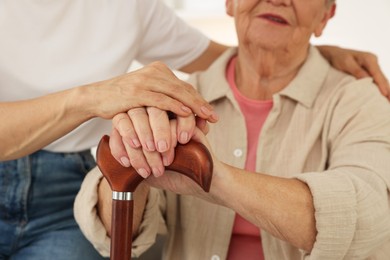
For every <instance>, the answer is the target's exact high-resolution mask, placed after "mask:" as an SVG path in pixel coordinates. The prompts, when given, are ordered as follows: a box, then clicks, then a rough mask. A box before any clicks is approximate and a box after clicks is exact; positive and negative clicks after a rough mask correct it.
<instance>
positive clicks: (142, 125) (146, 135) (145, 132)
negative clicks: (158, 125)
mask: <svg viewBox="0 0 390 260" xmlns="http://www.w3.org/2000/svg"><path fill="white" fill-rule="evenodd" d="M127 114H128V115H129V117H130V119H131V122H132V123H133V126H134V129H135V132H136V133H137V136H138V139H139V140H140V142H141V145H142V147H143V148H144V149H146V150H148V151H154V150H156V147H155V145H154V139H153V133H152V130H151V128H150V124H149V116H148V114H147V112H146V109H145V108H143V107H140V108H133V109H130V110H129V111H128V112H127Z"/></svg>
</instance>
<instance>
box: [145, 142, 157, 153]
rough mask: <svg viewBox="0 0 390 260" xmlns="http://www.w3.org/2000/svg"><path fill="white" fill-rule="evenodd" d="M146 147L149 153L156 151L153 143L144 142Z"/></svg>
mask: <svg viewBox="0 0 390 260" xmlns="http://www.w3.org/2000/svg"><path fill="white" fill-rule="evenodd" d="M146 147H147V148H148V150H149V151H151V152H152V151H154V150H156V147H155V146H154V143H153V142H152V141H147V142H146Z"/></svg>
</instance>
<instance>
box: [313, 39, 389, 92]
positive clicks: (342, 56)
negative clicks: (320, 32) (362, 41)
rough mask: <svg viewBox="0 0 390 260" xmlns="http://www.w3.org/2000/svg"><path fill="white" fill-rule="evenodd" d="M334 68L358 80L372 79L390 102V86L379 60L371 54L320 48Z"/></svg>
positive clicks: (337, 48) (332, 47)
mask: <svg viewBox="0 0 390 260" xmlns="http://www.w3.org/2000/svg"><path fill="white" fill-rule="evenodd" d="M318 48H319V50H320V51H321V53H322V55H324V56H325V58H327V59H328V60H329V62H330V63H331V64H332V66H333V67H335V68H337V69H339V70H342V71H344V72H346V73H349V74H351V75H353V76H355V77H356V78H364V77H372V78H373V79H374V81H375V83H376V84H377V85H378V88H379V90H380V92H381V93H382V95H384V96H385V97H387V99H389V100H390V84H389V81H388V80H387V78H386V76H385V75H384V74H383V72H382V71H381V69H380V67H379V63H378V58H377V57H376V56H375V55H374V54H372V53H369V52H363V51H355V50H350V49H343V48H339V47H336V46H325V45H324V46H318Z"/></svg>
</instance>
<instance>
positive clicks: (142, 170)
mask: <svg viewBox="0 0 390 260" xmlns="http://www.w3.org/2000/svg"><path fill="white" fill-rule="evenodd" d="M137 172H138V174H139V175H141V176H142V177H143V178H144V179H146V178H148V176H149V173H148V172H147V171H146V170H145V169H144V168H140V169H138V171H137Z"/></svg>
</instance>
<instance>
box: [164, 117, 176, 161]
mask: <svg viewBox="0 0 390 260" xmlns="http://www.w3.org/2000/svg"><path fill="white" fill-rule="evenodd" d="M169 125H170V131H171V144H170V149H169V150H168V151H166V152H164V153H162V158H163V163H164V166H169V165H170V164H171V163H172V162H173V159H174V158H175V148H176V146H177V135H176V133H177V120H170V121H169Z"/></svg>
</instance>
